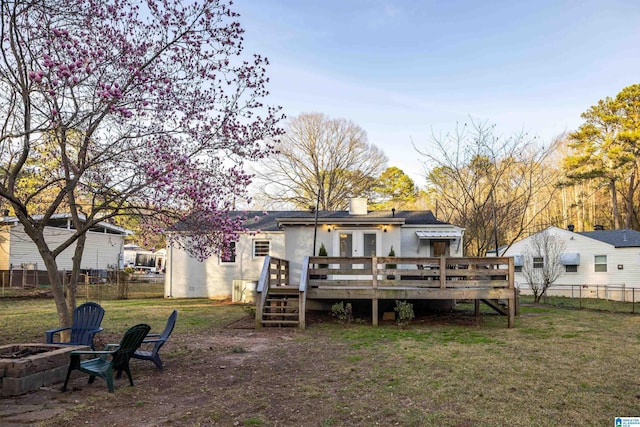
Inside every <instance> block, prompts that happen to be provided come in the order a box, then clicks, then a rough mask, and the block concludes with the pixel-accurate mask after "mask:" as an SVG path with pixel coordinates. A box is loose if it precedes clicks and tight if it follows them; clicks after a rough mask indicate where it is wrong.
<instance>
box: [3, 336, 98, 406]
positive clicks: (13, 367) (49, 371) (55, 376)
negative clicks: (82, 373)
mask: <svg viewBox="0 0 640 427" xmlns="http://www.w3.org/2000/svg"><path fill="white" fill-rule="evenodd" d="M73 350H90V348H89V347H87V346H68V345H67V346H64V345H56V344H9V345H3V346H0V396H16V395H19V394H23V393H27V392H29V391H33V390H38V389H39V388H40V387H43V386H50V385H52V384H55V383H58V382H62V381H64V378H65V376H66V375H67V366H69V353H71V352H72V351H73Z"/></svg>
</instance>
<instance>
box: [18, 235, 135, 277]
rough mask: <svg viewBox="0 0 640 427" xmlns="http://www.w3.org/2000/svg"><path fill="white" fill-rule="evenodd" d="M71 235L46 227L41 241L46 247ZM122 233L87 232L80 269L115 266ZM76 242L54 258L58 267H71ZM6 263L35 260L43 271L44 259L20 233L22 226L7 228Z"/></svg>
mask: <svg viewBox="0 0 640 427" xmlns="http://www.w3.org/2000/svg"><path fill="white" fill-rule="evenodd" d="M72 234H73V231H72V230H66V229H63V228H55V227H46V228H45V241H46V242H47V243H48V244H49V245H50V247H52V248H53V247H56V246H58V245H59V244H60V243H62V242H64V241H65V240H66V239H67V238H68V237H69V236H71V235H72ZM123 245H124V236H122V235H117V234H107V233H99V232H92V231H89V232H87V240H86V243H85V247H84V254H83V257H82V264H81V267H80V268H82V269H100V270H103V269H106V268H107V267H109V266H117V265H118V263H119V261H120V257H121V254H122V247H123ZM75 248H76V244H75V243H74V244H72V245H71V246H69V247H68V248H67V249H65V250H64V251H63V252H62V253H61V254H60V255H59V256H58V258H57V262H58V269H59V270H71V267H72V261H71V258H72V257H73V253H74V251H75ZM9 262H10V263H11V264H13V265H14V266H15V265H20V264H22V263H37V264H38V269H39V270H45V266H44V261H42V257H41V256H40V254H39V253H38V249H37V248H36V245H35V244H34V243H33V242H32V241H31V239H30V238H29V236H27V234H26V233H25V232H24V229H23V228H22V226H15V227H12V228H11V248H10V257H9Z"/></svg>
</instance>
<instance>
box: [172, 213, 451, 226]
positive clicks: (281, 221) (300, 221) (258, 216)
mask: <svg viewBox="0 0 640 427" xmlns="http://www.w3.org/2000/svg"><path fill="white" fill-rule="evenodd" d="M229 215H230V216H232V217H236V216H244V217H246V218H247V219H246V220H245V221H244V222H243V226H244V227H245V228H247V229H248V230H252V231H256V230H260V231H278V230H280V229H281V226H285V225H311V224H314V223H315V219H316V213H315V211H312V210H305V211H231V212H229ZM380 223H383V224H398V225H451V224H449V223H446V222H443V221H440V220H438V219H436V217H435V216H434V215H433V213H432V212H431V211H429V210H424V211H395V212H394V211H371V212H367V213H366V214H364V215H352V214H350V213H349V212H348V211H318V224H335V225H343V224H344V225H361V224H380ZM174 229H175V230H183V231H186V227H185V224H184V223H183V224H177V225H176V226H175V227H174Z"/></svg>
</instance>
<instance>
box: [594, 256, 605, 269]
mask: <svg viewBox="0 0 640 427" xmlns="http://www.w3.org/2000/svg"><path fill="white" fill-rule="evenodd" d="M594 264H595V270H594V271H595V272H596V273H606V272H607V256H606V255H596V256H595V257H594Z"/></svg>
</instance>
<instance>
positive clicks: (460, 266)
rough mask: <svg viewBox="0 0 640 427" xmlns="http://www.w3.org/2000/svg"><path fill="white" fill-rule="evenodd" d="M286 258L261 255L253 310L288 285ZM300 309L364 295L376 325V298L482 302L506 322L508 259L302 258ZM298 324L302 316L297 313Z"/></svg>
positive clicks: (510, 301)
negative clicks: (500, 311) (310, 303)
mask: <svg viewBox="0 0 640 427" xmlns="http://www.w3.org/2000/svg"><path fill="white" fill-rule="evenodd" d="M289 280H290V277H289V262H288V261H287V260H283V259H279V258H274V257H266V258H265V262H264V267H263V270H262V275H261V277H260V280H259V282H258V287H257V296H258V298H257V301H256V312H257V313H260V312H261V311H260V310H262V307H263V306H264V304H265V301H266V297H267V294H268V290H269V288H271V287H274V286H285V285H291V283H290V282H289ZM297 285H298V286H299V291H300V311H301V313H304V310H305V307H306V305H305V301H306V299H312V300H314V299H315V300H323V299H324V300H349V299H370V300H371V302H372V319H373V324H374V325H376V324H377V323H378V301H379V300H394V299H425V300H429V299H434V300H443V299H447V300H449V299H450V300H460V299H466V300H474V301H475V302H476V311H478V310H479V309H478V302H479V301H485V302H487V303H489V305H491V306H492V307H494V308H496V309H499V308H500V307H501V306H504V307H505V309H504V314H507V316H508V326H509V327H512V326H513V324H514V318H515V306H516V290H515V286H514V268H513V258H511V257H501V258H473V257H439V258H432V257H305V259H304V260H303V264H302V275H301V278H300V282H299V283H298V284H297ZM301 322H302V327H304V314H302V316H301Z"/></svg>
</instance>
